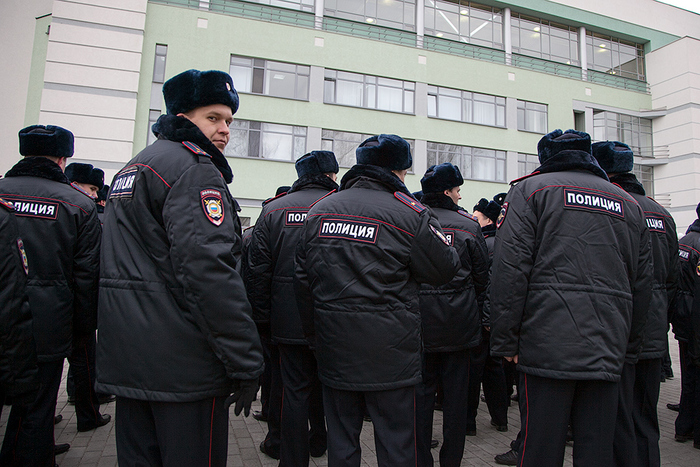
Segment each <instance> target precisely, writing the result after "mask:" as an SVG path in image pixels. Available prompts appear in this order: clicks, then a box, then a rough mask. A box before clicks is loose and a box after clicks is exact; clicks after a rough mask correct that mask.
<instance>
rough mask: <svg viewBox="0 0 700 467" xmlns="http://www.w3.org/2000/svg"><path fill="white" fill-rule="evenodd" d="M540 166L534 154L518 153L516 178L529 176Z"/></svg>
mask: <svg viewBox="0 0 700 467" xmlns="http://www.w3.org/2000/svg"><path fill="white" fill-rule="evenodd" d="M539 166H540V159H539V157H537V155H536V154H523V153H521V152H519V153H518V178H520V177H524V176H525V175H530V174H531V173H532V172H534V171H535V169H536V168H537V167H539Z"/></svg>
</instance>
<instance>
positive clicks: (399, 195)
mask: <svg viewBox="0 0 700 467" xmlns="http://www.w3.org/2000/svg"><path fill="white" fill-rule="evenodd" d="M394 196H395V197H396V199H398V200H399V201H401V202H402V203H403V204H405V205H406V206H408V207H409V208H411V209H413V210H414V211H416V212H418V213H420V212H423V211H425V210H426V209H427V208H426V207H425V206H423V205H422V204H420V202H419V201H418V200H416V199H415V198H414V197H412V196H408V195H407V194H406V193H404V192H402V191H395V192H394Z"/></svg>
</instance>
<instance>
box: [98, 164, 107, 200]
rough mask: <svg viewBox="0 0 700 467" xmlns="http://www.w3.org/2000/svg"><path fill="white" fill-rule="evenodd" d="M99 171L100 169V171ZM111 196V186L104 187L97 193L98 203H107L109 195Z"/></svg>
mask: <svg viewBox="0 0 700 467" xmlns="http://www.w3.org/2000/svg"><path fill="white" fill-rule="evenodd" d="M98 170H99V169H98ZM108 194H109V185H104V186H103V187H102V188H100V190H99V191H98V192H97V201H107V195H108Z"/></svg>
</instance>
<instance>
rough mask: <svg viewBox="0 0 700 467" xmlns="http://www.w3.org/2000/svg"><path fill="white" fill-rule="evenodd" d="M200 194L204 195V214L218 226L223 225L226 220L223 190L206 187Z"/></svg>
mask: <svg viewBox="0 0 700 467" xmlns="http://www.w3.org/2000/svg"><path fill="white" fill-rule="evenodd" d="M199 194H200V196H201V197H202V209H203V210H204V215H205V216H206V217H207V219H208V220H209V222H211V223H212V224H214V225H216V226H219V225H221V223H222V222H223V221H224V202H223V200H222V197H221V192H220V191H219V190H214V189H206V190H202V191H201V192H200V193H199Z"/></svg>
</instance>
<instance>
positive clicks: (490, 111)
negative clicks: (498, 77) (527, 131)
mask: <svg viewBox="0 0 700 467" xmlns="http://www.w3.org/2000/svg"><path fill="white" fill-rule="evenodd" d="M428 116H429V117H435V118H444V119H446V120H457V121H460V122H467V123H479V124H481V125H491V126H499V127H505V126H506V99H505V98H504V97H496V96H491V95H489V94H479V93H476V92H469V91H460V90H458V89H450V88H441V87H438V86H428Z"/></svg>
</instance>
